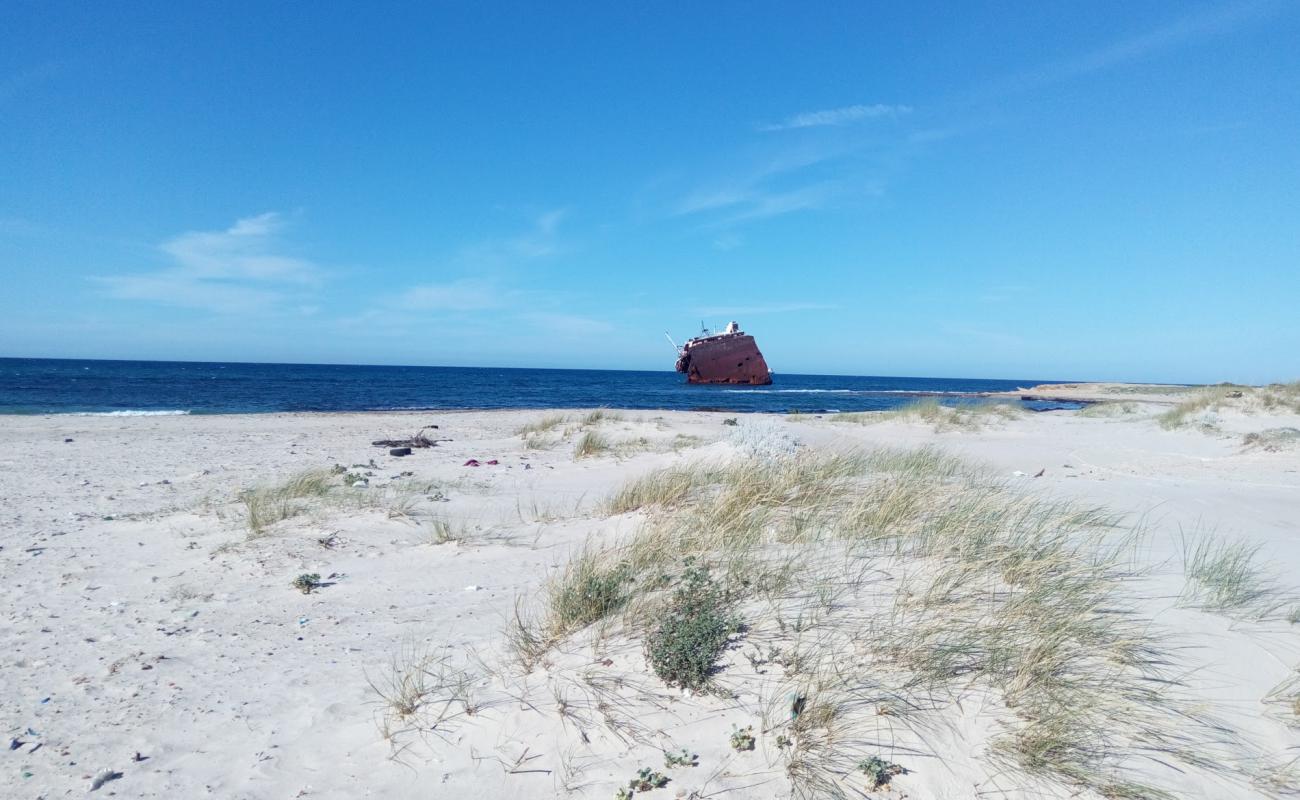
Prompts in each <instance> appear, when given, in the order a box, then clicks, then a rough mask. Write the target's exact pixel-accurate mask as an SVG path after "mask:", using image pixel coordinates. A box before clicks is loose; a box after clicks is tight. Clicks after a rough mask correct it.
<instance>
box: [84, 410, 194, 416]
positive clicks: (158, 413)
mask: <svg viewBox="0 0 1300 800" xmlns="http://www.w3.org/2000/svg"><path fill="white" fill-rule="evenodd" d="M188 413H190V412H188V411H179V410H176V409H163V410H159V411H144V410H142V409H127V410H125V411H72V412H69V416H73V417H178V416H181V415H182V414H188Z"/></svg>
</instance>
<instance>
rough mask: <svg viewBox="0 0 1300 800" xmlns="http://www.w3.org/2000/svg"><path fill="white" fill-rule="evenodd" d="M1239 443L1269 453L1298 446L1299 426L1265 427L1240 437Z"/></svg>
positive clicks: (1299, 442) (1299, 438)
mask: <svg viewBox="0 0 1300 800" xmlns="http://www.w3.org/2000/svg"><path fill="white" fill-rule="evenodd" d="M1241 443H1242V444H1243V445H1245V446H1246V447H1248V448H1251V449H1258V450H1263V451H1265V452H1269V453H1280V452H1282V451H1284V450H1292V449H1294V448H1296V447H1297V446H1300V428H1289V427H1288V428H1267V429H1265V430H1262V431H1252V432H1251V433H1248V434H1246V435H1245V436H1243V437H1242V440H1241Z"/></svg>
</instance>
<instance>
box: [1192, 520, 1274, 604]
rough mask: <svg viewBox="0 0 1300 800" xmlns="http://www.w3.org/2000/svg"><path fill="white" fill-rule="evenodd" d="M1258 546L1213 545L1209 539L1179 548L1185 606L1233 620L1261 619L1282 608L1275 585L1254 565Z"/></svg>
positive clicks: (1228, 543) (1207, 536) (1241, 543)
mask: <svg viewBox="0 0 1300 800" xmlns="http://www.w3.org/2000/svg"><path fill="white" fill-rule="evenodd" d="M1258 556H1259V546H1258V545H1251V544H1247V543H1245V542H1217V541H1215V540H1214V539H1213V538H1212V537H1211V536H1210V535H1202V536H1200V537H1198V538H1196V539H1195V541H1192V542H1190V543H1189V542H1187V541H1184V544H1183V572H1184V574H1185V575H1186V576H1187V581H1188V586H1187V591H1186V593H1185V594H1184V597H1183V601H1184V602H1185V603H1186V604H1187V605H1192V606H1195V607H1197V608H1202V609H1205V610H1206V611H1213V612H1216V613H1220V614H1226V615H1228V616H1234V617H1247V618H1252V619H1262V618H1264V617H1267V616H1271V615H1273V614H1276V613H1277V612H1278V611H1279V609H1280V608H1281V607H1282V606H1284V605H1285V604H1286V599H1285V598H1284V597H1283V595H1282V591H1281V589H1280V587H1279V586H1278V585H1277V582H1276V581H1275V580H1274V579H1273V578H1272V577H1270V576H1269V575H1267V574H1266V573H1265V571H1264V569H1263V568H1262V567H1261V566H1260V565H1259V563H1258Z"/></svg>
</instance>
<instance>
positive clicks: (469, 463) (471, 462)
mask: <svg viewBox="0 0 1300 800" xmlns="http://www.w3.org/2000/svg"><path fill="white" fill-rule="evenodd" d="M462 466H466V467H481V466H483V465H482V464H480V463H478V459H477V458H471V459H470V460H469V461H466V462H465V463H464V464H463V465H462Z"/></svg>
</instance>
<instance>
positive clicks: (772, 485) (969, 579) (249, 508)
mask: <svg viewBox="0 0 1300 800" xmlns="http://www.w3.org/2000/svg"><path fill="white" fill-rule="evenodd" d="M1052 390H1053V391H1054V392H1055V393H1056V396H1063V395H1062V393H1063V392H1065V391H1067V390H1065V389H1062V388H1061V387H1052ZM1204 391H1206V390H1165V389H1159V388H1153V387H1147V388H1145V389H1141V388H1132V387H1122V386H1118V387H1117V386H1116V385H1111V386H1109V387H1097V386H1094V387H1091V388H1089V389H1086V390H1080V392H1081V393H1080V395H1079V396H1084V395H1086V396H1087V398H1088V399H1102V400H1105V401H1107V402H1105V403H1102V404H1099V405H1095V406H1091V407H1089V408H1088V409H1085V410H1084V411H1051V412H1045V413H1028V412H1023V411H1012V410H1005V411H997V410H993V411H988V410H981V411H980V412H970V413H962V412H953V411H951V410H944V409H939V410H937V411H936V410H934V409H933V408H930V409H926V408H925V407H923V406H922V407H919V408H914V409H911V410H908V411H905V412H884V413H878V414H853V415H838V416H836V415H788V416H778V415H744V416H740V417H739V418H737V416H736V415H734V414H723V413H705V412H619V411H604V412H599V411H597V412H593V413H589V412H586V411H543V410H538V411H500V412H455V413H447V412H419V413H415V412H411V413H364V414H363V413H344V414H263V415H224V416H223V415H212V416H133V417H128V416H120V417H118V416H72V415H61V416H8V417H4V418H0V497H2V498H3V499H2V500H0V564H2V565H3V566H2V568H0V574H3V575H4V576H5V579H4V581H3V582H0V599H2V600H3V608H4V612H3V614H2V615H0V669H2V671H3V675H4V685H5V691H4V692H3V695H2V696H0V724H3V729H4V734H5V737H6V742H8V743H9V747H8V749H7V750H6V752H5V756H4V759H5V764H6V777H5V781H4V783H5V786H6V789H5V791H4V794H5V796H7V797H15V798H32V799H33V800H34V799H35V798H56V797H69V796H82V795H84V794H86V793H87V792H90V791H92V790H93V791H94V792H95V793H96V794H97V795H109V794H113V795H116V796H119V797H133V798H174V797H185V798H198V797H214V798H293V797H312V798H355V797H385V798H416V797H421V798H423V797H449V798H451V797H457V798H459V797H500V798H543V797H578V798H588V797H590V798H614V797H616V796H619V795H618V793H619V792H620V791H623V792H632V793H635V794H637V795H639V794H641V793H642V792H644V793H646V794H647V795H649V796H650V797H656V796H658V797H664V798H671V797H726V798H770V797H787V796H795V797H834V796H846V797H862V796H882V797H908V798H914V799H920V798H959V797H960V798H974V797H1006V798H1018V797H1060V798H1065V797H1159V796H1169V797H1205V798H1246V797H1262V796H1282V795H1285V794H1287V793H1289V792H1295V791H1300V761H1298V760H1297V759H1300V680H1298V679H1297V676H1298V675H1300V673H1298V672H1297V670H1298V669H1300V624H1298V623H1300V577H1298V576H1300V528H1298V527H1297V518H1298V517H1297V511H1300V447H1298V446H1297V429H1300V406H1298V405H1297V404H1296V400H1295V396H1294V393H1292V394H1287V393H1286V392H1285V391H1283V390H1280V389H1279V390H1277V391H1276V392H1274V393H1273V394H1269V393H1268V390H1251V389H1245V390H1244V391H1243V390H1240V389H1231V388H1228V389H1216V390H1213V391H1214V395H1213V397H1206V396H1205V395H1204ZM1233 392H1236V395H1235V396H1234V395H1233V394H1232V393H1233ZM1269 397H1273V398H1274V399H1272V400H1270V399H1268V398H1269ZM1180 403H1183V404H1185V405H1184V406H1179V404H1180ZM1180 409H1181V410H1180ZM417 432H420V433H422V435H423V436H424V437H426V438H427V439H429V440H432V441H433V443H434V446H431V447H424V448H419V447H417V448H415V449H414V450H413V451H412V453H411V454H410V455H408V456H404V457H398V456H393V455H390V454H389V449H390V448H389V447H388V446H376V445H374V444H372V442H374V441H376V440H383V439H406V438H409V437H411V436H413V435H414V434H416V433H417ZM908 454H910V456H909V455H908ZM472 464H477V466H473V465H472ZM638 480H640V481H641V482H640V483H639V484H637V483H634V484H633V489H634V490H635V491H631V492H628V491H623V492H621V493H620V490H623V489H624V487H627V486H629V482H635V481H638ZM701 566H704V567H707V574H703V573H701V572H700V571H699V567H701ZM584 570H586V571H585V572H584ZM692 570H695V571H694V572H693V571H692ZM300 576H315V577H314V578H310V577H305V578H304V579H303V580H301V581H299V583H298V586H295V585H294V583H295V580H297V579H299V578H300ZM593 576H594V577H593ZM691 576H694V577H691ZM575 581H576V582H577V584H576V586H577V588H576V589H575ZM583 581H586V583H582V582H583ZM692 581H694V582H692ZM584 587H585V588H584ZM593 587H594V588H593ZM683 587H685V590H686V594H688V595H689V594H690V593H691V592H694V593H695V596H694V597H693V598H692V597H686V598H685V600H687V601H693V602H696V603H699V602H703V600H702V598H703V599H707V598H709V597H713V596H716V597H719V598H723V599H724V602H723V603H722V604H721V606H720V607H719V609H717V610H718V613H719V614H720V617H719V619H722V620H724V621H725V622H726V624H725V625H724V626H723V635H724V636H725V637H726V645H725V647H723V648H722V649H721V651H720V653H719V654H718V655H717V659H716V663H714V664H713V665H712V668H711V670H710V674H709V675H708V676H707V682H706V683H705V684H703V685H699V686H692V685H690V681H689V680H687V679H681V680H680V681H678V682H677V683H676V684H675V685H670V684H671V682H670V681H666V680H664V679H663V678H662V676H661V675H660V674H657V672H656V667H655V666H654V665H653V664H652V662H654V663H660V661H661V660H662V659H661V658H660V655H659V654H661V653H662V652H664V650H663V648H661V644H662V642H661V641H660V639H662V638H664V637H668V636H670V635H671V634H672V633H673V631H672V629H671V627H670V622H671V621H672V619H673V617H672V608H673V604H674V603H680V602H683V597H682V594H683ZM597 590H599V592H597ZM710 593H713V594H710ZM1026 604H1029V605H1026ZM692 608H693V609H694V610H693V611H692V612H691V613H692V614H695V615H696V616H691V619H698V613H699V608H698V607H694V606H693V607H692ZM723 611H725V612H726V613H725V614H724V613H723ZM688 616H690V615H688ZM1053 633H1059V635H1049V634H1053ZM674 641H675V640H674ZM1049 643H1050V645H1051V649H1050V652H1043V653H1031V652H1030V651H1032V650H1035V648H1038V649H1044V648H1048V647H1049ZM684 685H685V688H684ZM683 749H684V750H685V751H686V752H685V753H684V754H682V753H681V751H682V750H683ZM666 753H671V754H677V755H678V756H680V757H677V756H675V757H674V758H673V759H666V756H665V754H666ZM872 759H875V761H872ZM670 762H671V765H670ZM643 768H645V769H646V770H647V772H646V773H644V774H642V776H641V777H640V778H638V772H639V771H640V770H642V769H643ZM661 779H663V780H662V781H661ZM638 781H640V782H641V785H640V786H639V787H638V786H637V784H638ZM660 782H663V783H664V784H665V785H662V786H658V785H657V784H659V783H660ZM630 783H631V786H629V784H630ZM1159 792H1165V793H1167V794H1165V795H1161V794H1159ZM623 796H630V795H623Z"/></svg>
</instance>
